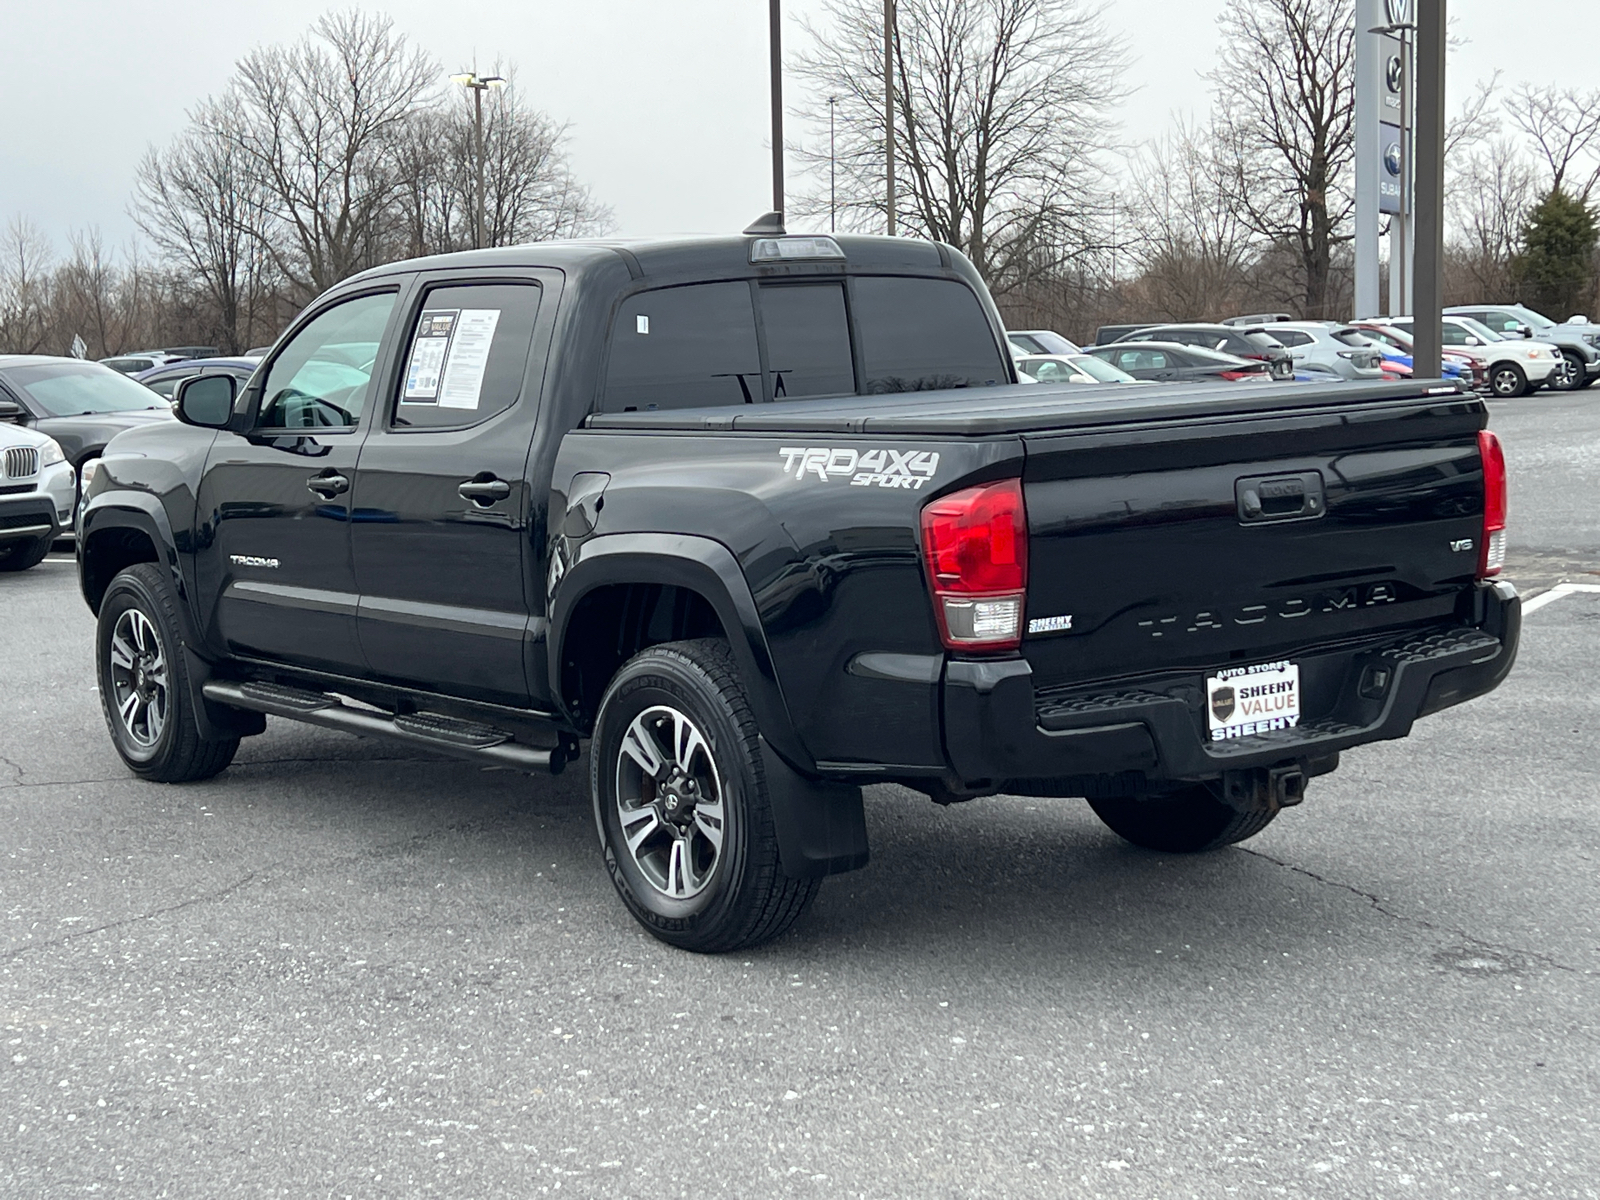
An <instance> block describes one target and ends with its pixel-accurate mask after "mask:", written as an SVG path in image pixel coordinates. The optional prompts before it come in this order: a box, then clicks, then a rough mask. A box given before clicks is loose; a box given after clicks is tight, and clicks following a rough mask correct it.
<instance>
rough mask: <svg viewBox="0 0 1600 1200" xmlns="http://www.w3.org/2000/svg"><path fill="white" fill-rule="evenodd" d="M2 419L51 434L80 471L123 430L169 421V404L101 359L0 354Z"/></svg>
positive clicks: (0, 405)
mask: <svg viewBox="0 0 1600 1200" xmlns="http://www.w3.org/2000/svg"><path fill="white" fill-rule="evenodd" d="M0 419H3V420H10V421H13V422H15V423H16V424H19V425H26V426H28V427H29V428H31V429H34V430H37V431H38V432H39V433H43V434H46V435H47V436H49V437H52V438H54V439H55V440H56V441H57V442H59V443H60V444H61V449H62V450H63V451H65V452H66V455H67V461H68V462H70V463H71V464H72V467H73V470H75V471H77V472H79V473H80V474H81V473H82V471H83V469H84V465H85V464H86V463H91V462H93V461H94V460H95V459H97V458H98V457H99V456H100V451H101V450H102V449H104V447H105V444H106V443H107V442H109V441H110V440H111V439H112V438H113V437H114V436H115V435H116V434H118V433H121V432H122V431H123V430H124V429H132V428H135V427H136V426H140V425H148V424H150V423H151V422H153V421H162V422H166V421H171V420H172V406H171V405H169V404H168V403H167V402H166V401H164V400H162V399H161V397H160V396H157V395H155V394H154V393H152V392H151V391H150V389H149V388H147V387H145V386H144V385H143V384H139V383H135V382H134V381H133V380H132V379H129V378H128V377H127V376H126V375H121V374H118V373H117V372H116V371H113V370H112V369H111V368H110V367H107V366H102V365H101V364H100V363H92V362H85V361H84V360H83V359H81V358H52V357H49V356H47V355H42V354H7V355H0Z"/></svg>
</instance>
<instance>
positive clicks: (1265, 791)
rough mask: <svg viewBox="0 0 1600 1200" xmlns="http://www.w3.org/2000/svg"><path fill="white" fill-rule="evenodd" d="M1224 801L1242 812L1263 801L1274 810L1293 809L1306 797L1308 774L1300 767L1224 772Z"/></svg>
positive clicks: (1257, 805) (1255, 806)
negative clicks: (1268, 803) (1267, 802)
mask: <svg viewBox="0 0 1600 1200" xmlns="http://www.w3.org/2000/svg"><path fill="white" fill-rule="evenodd" d="M1222 798H1223V799H1224V800H1226V801H1227V802H1228V803H1229V804H1232V805H1233V806H1235V807H1236V808H1239V809H1241V810H1244V809H1249V808H1257V807H1259V806H1260V804H1261V802H1262V801H1263V800H1265V801H1270V803H1271V805H1272V807H1274V808H1293V807H1294V806H1295V805H1296V804H1299V803H1300V802H1301V801H1302V800H1304V799H1305V798H1306V773H1305V771H1304V770H1303V769H1301V768H1300V767H1299V766H1298V765H1292V766H1287V767H1265V768H1258V769H1256V770H1253V771H1224V772H1223V773H1222Z"/></svg>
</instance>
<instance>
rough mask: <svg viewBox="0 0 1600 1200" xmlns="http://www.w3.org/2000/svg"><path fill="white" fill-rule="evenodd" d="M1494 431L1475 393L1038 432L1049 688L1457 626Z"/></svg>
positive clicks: (1034, 647) (1032, 647)
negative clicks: (1480, 437) (1482, 437)
mask: <svg viewBox="0 0 1600 1200" xmlns="http://www.w3.org/2000/svg"><path fill="white" fill-rule="evenodd" d="M1325 394H1326V393H1325ZM1352 399H1353V400H1354V398H1352ZM1484 420H1485V417H1484V410H1483V408H1482V405H1481V404H1480V403H1479V402H1478V401H1477V400H1475V399H1473V398H1471V397H1467V396H1463V395H1446V396H1417V395H1416V394H1415V393H1413V394H1412V395H1411V396H1409V397H1395V398H1392V399H1387V398H1386V399H1382V400H1370V401H1359V400H1357V401H1355V402H1353V403H1350V404H1346V405H1328V406H1327V407H1324V408H1318V409H1306V410H1301V411H1299V412H1288V413H1286V412H1283V411H1278V412H1275V413H1272V414H1270V416H1269V415H1267V414H1249V413H1242V414H1229V415H1208V416H1200V417H1198V418H1197V419H1188V420H1184V419H1173V420H1171V421H1168V422H1158V423H1153V424H1152V423H1144V424H1140V425H1139V426H1137V427H1122V428H1118V427H1099V428H1080V429H1073V430H1064V431H1059V432H1047V431H1040V432H1036V433H1025V434H1024V435H1023V438H1024V442H1025V446H1026V466H1025V469H1024V474H1023V490H1024V497H1025V501H1026V504H1027V512H1028V527H1029V573H1028V594H1027V621H1028V625H1027V628H1028V631H1029V632H1028V634H1027V636H1026V638H1025V640H1024V643H1023V654H1024V655H1025V657H1026V658H1027V659H1028V661H1029V663H1030V665H1031V667H1032V669H1033V674H1034V680H1035V683H1036V686H1038V687H1039V688H1041V689H1049V688H1053V687H1055V688H1059V687H1067V688H1070V687H1071V686H1072V685H1073V684H1074V683H1077V682H1079V681H1088V680H1096V681H1100V682H1102V683H1103V682H1104V681H1106V680H1108V679H1117V678H1125V679H1133V678H1137V677H1138V676H1140V675H1141V674H1149V673H1153V672H1163V673H1170V672H1172V671H1174V670H1184V669H1188V670H1190V671H1193V670H1194V669H1196V668H1207V669H1210V668H1224V667H1229V666H1244V665H1250V664H1256V663H1263V662H1271V661H1274V660H1278V659H1284V658H1288V657H1291V656H1292V654H1293V652H1294V650H1295V648H1296V647H1302V648H1303V647H1307V646H1308V645H1312V644H1316V645H1327V644H1330V643H1337V642H1339V641H1343V640H1351V639H1362V638H1365V637H1369V636H1372V635H1377V634H1382V633H1388V632H1390V631H1394V630H1400V629H1404V628H1406V627H1410V626H1423V625H1426V624H1429V623H1438V622H1439V621H1441V620H1447V619H1448V618H1449V617H1450V615H1451V614H1452V613H1453V612H1455V611H1456V609H1457V606H1458V604H1459V603H1460V602H1461V599H1462V597H1463V596H1464V595H1465V594H1466V593H1467V592H1468V591H1469V590H1470V589H1469V587H1468V585H1469V584H1470V583H1471V582H1472V580H1473V578H1474V575H1475V571H1476V567H1477V561H1478V554H1477V542H1478V538H1479V536H1480V528H1481V522H1482V511H1483V472H1482V466H1481V464H1480V461H1479V453H1478V443H1477V432H1478V430H1479V429H1480V428H1482V427H1483V424H1484Z"/></svg>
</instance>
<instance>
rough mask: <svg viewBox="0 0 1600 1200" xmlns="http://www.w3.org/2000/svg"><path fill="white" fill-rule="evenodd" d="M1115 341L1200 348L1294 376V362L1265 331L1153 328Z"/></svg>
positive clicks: (1285, 376)
mask: <svg viewBox="0 0 1600 1200" xmlns="http://www.w3.org/2000/svg"><path fill="white" fill-rule="evenodd" d="M1117 341H1118V342H1177V343H1179V344H1181V345H1185V346H1200V347H1203V348H1205V349H1207V350H1219V351H1221V352H1222V353H1223V354H1232V355H1233V356H1235V357H1236V358H1248V359H1251V360H1253V361H1255V362H1264V363H1266V364H1267V366H1268V368H1269V369H1270V370H1271V372H1272V377H1273V378H1274V379H1289V378H1291V377H1292V376H1293V375H1294V360H1293V359H1292V358H1291V357H1290V356H1289V351H1288V350H1287V349H1286V348H1285V347H1284V344H1283V343H1282V342H1280V341H1278V339H1277V337H1276V336H1275V335H1274V334H1273V333H1272V332H1271V331H1270V330H1267V329H1262V328H1259V327H1251V328H1245V327H1243V326H1232V325H1204V324H1197V323H1189V324H1181V325H1152V326H1150V327H1149V328H1148V329H1140V330H1137V331H1135V332H1133V333H1129V334H1125V335H1124V336H1122V337H1120V338H1118V339H1117Z"/></svg>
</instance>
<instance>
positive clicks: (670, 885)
mask: <svg viewBox="0 0 1600 1200" xmlns="http://www.w3.org/2000/svg"><path fill="white" fill-rule="evenodd" d="M664 732H669V733H670V734H671V741H672V743H673V745H672V747H671V748H670V749H669V748H668V747H667V745H666V743H664V742H663V741H661V740H659V736H660V735H661V734H662V733H664ZM630 735H631V736H630ZM641 738H648V739H649V741H648V743H646V742H643V741H641V740H640V739H641ZM680 745H681V746H682V747H685V748H684V749H683V750H682V751H681V752H680V750H679V747H680ZM652 757H653V759H654V760H655V770H654V771H653V772H652V771H649V770H647V769H646V766H645V761H644V760H645V759H649V758H652ZM589 762H590V766H589V788H590V793H591V795H592V796H593V799H594V814H595V824H596V826H597V827H598V829H599V832H600V842H601V846H602V847H603V849H604V854H605V864H606V870H607V872H608V873H609V874H610V876H611V882H612V884H613V885H615V887H616V889H617V894H618V895H619V896H621V897H622V902H623V904H624V905H626V906H627V909H628V911H629V912H630V913H632V914H633V916H634V918H635V919H636V920H637V921H638V922H639V923H640V924H641V925H643V926H644V927H645V928H646V929H647V930H649V931H650V933H652V934H653V935H654V936H656V937H657V938H660V939H661V940H662V941H663V942H667V943H669V944H670V945H673V946H678V947H680V948H682V949H685V950H694V951H698V952H700V953H704V954H717V953H724V952H727V951H730V950H740V949H744V948H746V947H749V946H755V945H758V944H760V943H762V942H766V941H770V940H771V939H772V938H775V937H777V936H778V935H779V934H781V933H783V932H784V931H785V930H787V929H788V928H789V927H790V926H791V925H793V924H794V922H795V920H796V919H797V918H798V917H799V916H800V914H801V913H802V912H804V911H805V909H806V906H807V905H808V904H810V903H811V901H812V899H813V898H814V897H815V896H816V894H817V888H818V886H819V881H817V880H812V879H790V878H789V877H788V876H786V875H785V874H784V873H783V868H782V865H781V863H780V862H779V859H778V842H777V835H776V833H775V831H774V829H773V823H772V806H771V803H770V801H769V799H768V794H767V782H766V774H765V769H764V766H763V763H762V758H761V747H760V742H759V740H758V738H757V732H756V720H755V716H754V714H753V713H752V712H751V710H750V703H749V700H748V699H747V698H746V695H745V690H744V684H743V682H742V681H741V679H740V677H739V669H738V667H737V665H736V664H735V662H734V658H733V654H732V652H731V651H730V650H729V649H728V645H727V643H726V642H723V641H721V640H718V639H710V638H707V639H701V640H697V641H684V642H671V643H668V644H666V645H663V646H655V647H652V648H651V649H649V650H645V651H643V652H642V653H640V654H637V655H635V656H634V657H633V658H632V659H630V660H629V661H628V662H627V663H626V664H625V665H624V666H623V667H622V669H621V670H620V671H618V672H617V674H616V676H615V678H613V679H612V680H611V683H610V685H609V686H608V687H607V688H606V693H605V697H604V698H603V699H602V700H601V702H600V710H599V716H598V717H597V718H596V720H595V729H594V740H593V742H592V744H591V746H590V751H589ZM713 796H715V799H714V800H713V799H712V797H713ZM625 823H627V830H626V832H625V831H624V824H625ZM630 834H631V835H632V836H633V838H634V842H633V848H631V849H630V846H629V835H630ZM714 838H715V839H719V840H718V841H716V842H714V841H713V839H714ZM675 864H676V865H675ZM675 872H676V873H675Z"/></svg>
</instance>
